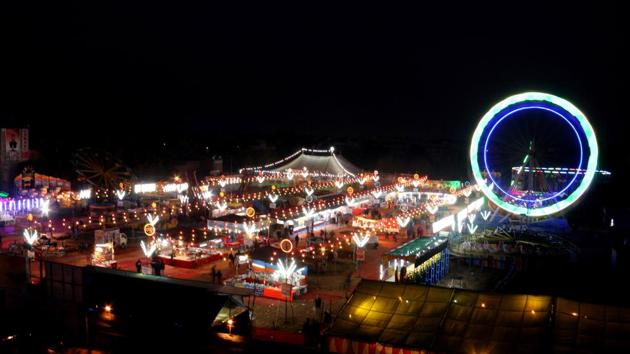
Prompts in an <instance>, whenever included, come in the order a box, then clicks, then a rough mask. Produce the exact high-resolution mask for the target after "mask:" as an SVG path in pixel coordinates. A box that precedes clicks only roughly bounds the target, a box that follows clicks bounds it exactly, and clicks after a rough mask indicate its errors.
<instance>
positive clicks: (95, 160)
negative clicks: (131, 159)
mask: <svg viewBox="0 0 630 354" xmlns="http://www.w3.org/2000/svg"><path fill="white" fill-rule="evenodd" d="M74 168H75V171H76V172H77V173H78V174H79V179H80V180H82V181H85V182H87V183H88V184H90V185H92V186H94V187H100V188H108V189H111V190H114V189H116V188H118V186H119V184H120V183H125V182H127V181H129V179H131V177H132V176H133V175H132V172H131V169H129V168H128V167H127V166H126V165H125V164H124V163H123V162H122V161H121V160H119V159H117V158H116V157H114V156H112V155H111V154H110V153H108V152H106V151H102V150H98V149H92V148H83V149H79V150H77V151H76V152H75V154H74Z"/></svg>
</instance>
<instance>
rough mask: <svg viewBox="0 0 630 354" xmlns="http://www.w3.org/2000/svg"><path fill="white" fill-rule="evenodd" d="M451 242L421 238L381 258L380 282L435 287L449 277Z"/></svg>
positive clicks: (442, 238)
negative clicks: (411, 283)
mask: <svg viewBox="0 0 630 354" xmlns="http://www.w3.org/2000/svg"><path fill="white" fill-rule="evenodd" d="M447 246H448V239H447V238H445V237H421V238H417V239H415V240H412V241H409V242H407V243H404V244H402V245H400V246H398V247H396V248H394V249H393V250H391V251H389V252H388V253H386V254H384V255H383V257H382V262H381V265H380V269H379V270H380V279H381V280H385V281H396V282H399V281H403V282H414V283H425V284H435V283H437V282H438V281H440V279H442V277H444V275H446V273H448V247H447Z"/></svg>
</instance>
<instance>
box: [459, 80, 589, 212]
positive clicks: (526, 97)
mask: <svg viewBox="0 0 630 354" xmlns="http://www.w3.org/2000/svg"><path fill="white" fill-rule="evenodd" d="M541 101H542V102H545V103H547V104H551V105H554V106H557V107H560V108H562V109H564V110H565V111H566V112H568V113H569V114H571V115H572V116H573V117H574V118H575V119H576V120H577V122H578V124H579V128H580V129H581V131H582V133H583V135H584V136H585V137H586V145H587V146H588V149H589V152H590V153H589V157H588V161H587V162H586V173H585V174H584V178H583V179H582V180H581V181H580V182H579V184H578V186H577V187H576V188H575V189H574V190H573V191H572V192H571V193H570V194H569V195H568V196H567V197H566V198H564V199H562V200H560V201H558V202H555V203H553V204H550V205H547V206H544V207H540V208H526V207H523V206H518V205H514V204H512V203H509V202H506V201H504V200H503V198H501V197H500V196H499V195H497V194H496V193H494V192H492V190H491V189H490V188H489V187H488V185H486V183H485V181H484V178H483V176H482V174H481V168H480V164H479V161H478V160H479V149H480V148H482V149H484V151H483V153H484V160H487V159H486V158H485V154H486V147H487V140H488V139H486V142H485V144H484V145H483V146H481V138H482V135H483V133H484V131H485V129H486V128H488V127H489V125H490V123H491V122H492V121H493V120H494V119H495V118H496V117H497V116H498V114H499V113H500V112H502V111H504V110H505V109H506V108H509V107H511V106H514V105H521V104H523V103H525V104H530V106H525V107H528V108H530V109H544V110H548V111H550V112H552V113H554V114H556V115H559V116H560V117H562V118H563V119H564V120H565V121H567V122H568V119H567V118H566V117H565V116H563V115H562V114H561V113H559V112H556V111H555V110H551V109H549V108H547V107H543V106H540V105H539V104H537V103H536V102H541ZM522 108H524V107H523V106H521V107H520V108H517V109H513V110H511V111H509V112H508V113H506V114H505V115H504V116H503V117H501V118H500V119H505V118H506V117H507V116H508V115H509V114H512V113H514V112H516V111H517V110H521V109H522ZM569 123H570V122H569ZM497 124H498V123H496V124H495V125H494V126H493V127H492V128H491V129H494V127H496V125H497ZM571 127H572V128H573V130H574V131H575V132H576V135H577V136H578V141H579V143H580V145H581V144H582V141H581V139H580V138H579V134H577V130H576V129H575V127H574V126H573V124H571ZM488 135H490V134H488ZM580 154H581V157H580V166H581V162H582V154H583V151H582V149H580ZM598 156H599V148H598V145H597V139H596V137H595V131H594V130H593V128H592V126H591V124H590V123H589V121H588V119H587V118H586V116H585V115H584V113H582V112H581V111H580V110H579V109H578V108H577V107H575V106H574V105H573V104H572V103H570V102H569V101H567V100H564V99H562V98H560V97H557V96H554V95H550V94H545V93H539V92H527V93H522V94H518V95H514V96H510V97H508V98H506V99H505V100H503V101H501V102H499V103H497V104H496V105H495V106H494V107H492V108H491V109H490V110H489V111H488V112H487V113H486V114H485V115H484V116H483V117H482V119H481V121H480V122H479V124H478V125H477V128H476V129H475V132H474V133H473V137H472V143H471V145H470V162H471V167H472V172H473V176H474V178H475V181H476V182H477V184H478V185H479V186H480V188H481V191H482V192H483V193H484V194H485V195H486V196H487V197H488V199H490V200H491V201H492V202H493V203H494V204H496V205H498V206H499V207H500V208H502V209H504V210H506V211H508V212H510V213H513V214H517V215H528V216H545V215H550V214H554V213H557V212H559V211H561V210H563V209H566V208H567V207H569V206H570V205H571V204H573V203H575V202H576V201H577V200H578V199H579V198H580V197H581V196H582V195H583V194H584V193H585V192H586V190H587V189H588V187H589V186H590V184H591V182H592V181H593V178H594V176H595V173H596V171H597V159H598ZM484 165H486V161H484ZM485 167H486V168H485V170H486V172H490V170H489V169H488V168H487V166H485ZM579 168H581V167H579ZM488 176H489V177H490V179H492V177H491V174H490V173H488ZM575 177H577V174H575V176H574V179H573V180H572V182H571V183H569V184H568V185H567V186H566V187H565V189H563V191H562V192H566V189H567V188H568V187H569V186H571V185H572V184H573V183H574V181H575ZM494 184H496V183H494ZM497 187H499V186H497ZM505 194H507V193H505Z"/></svg>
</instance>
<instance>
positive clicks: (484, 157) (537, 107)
mask: <svg viewBox="0 0 630 354" xmlns="http://www.w3.org/2000/svg"><path fill="white" fill-rule="evenodd" d="M525 109H542V110H546V111H549V112H551V113H554V114H556V115H557V116H559V117H561V118H562V119H564V121H565V122H567V124H569V126H570V127H571V128H572V129H573V132H574V133H575V136H576V137H577V141H578V143H579V145H580V163H579V164H578V167H577V168H578V169H581V168H582V162H583V161H584V151H583V149H584V148H583V145H582V139H581V138H580V134H579V133H578V131H577V129H575V126H574V125H573V124H572V123H571V122H570V121H569V119H567V117H565V116H564V115H563V114H562V113H560V112H557V111H555V110H553V109H550V108H548V107H543V106H539V105H533V106H527V107H519V108H516V109H513V110H510V111H508V112H507V113H505V114H504V115H503V116H502V117H501V118H499V120H498V121H497V122H496V123H495V124H494V125H493V126H492V128H491V129H490V132H488V134H487V135H486V140H485V143H484V147H483V163H484V167H485V168H486V172H487V173H488V177H489V178H490V180H491V181H492V183H494V186H495V187H497V188H498V189H499V190H500V191H501V192H503V194H504V195H505V196H507V197H510V198H512V199H514V200H519V201H523V202H526V203H527V202H531V200H527V199H523V198H519V197H517V196H513V195H511V194H510V193H508V192H506V191H504V190H503V188H501V186H500V185H499V184H498V183H497V182H496V181H495V180H494V178H492V173H490V171H491V170H490V168H489V167H488V158H487V153H488V142H489V141H490V137H491V135H492V133H493V132H494V129H495V128H496V127H497V126H498V125H499V124H500V123H501V122H502V121H503V120H504V119H506V118H508V117H510V116H511V115H512V114H514V113H516V112H520V111H522V110H525ZM577 177H578V174H577V173H576V174H575V175H574V176H573V178H572V179H571V182H569V184H567V185H566V187H564V188H563V189H562V190H561V191H559V192H557V193H556V194H554V195H553V196H551V197H547V198H544V199H538V200H537V201H538V202H544V201H546V200H550V199H554V198H556V197H558V196H559V195H561V194H563V193H564V192H566V190H567V189H569V187H571V185H573V184H574V183H575V180H576V179H577Z"/></svg>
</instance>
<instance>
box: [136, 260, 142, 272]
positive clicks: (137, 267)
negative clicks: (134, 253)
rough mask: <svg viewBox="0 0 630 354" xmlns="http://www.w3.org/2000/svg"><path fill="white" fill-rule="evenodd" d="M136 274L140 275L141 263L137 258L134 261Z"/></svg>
mask: <svg viewBox="0 0 630 354" xmlns="http://www.w3.org/2000/svg"><path fill="white" fill-rule="evenodd" d="M136 273H142V261H140V259H139V258H138V260H137V261H136Z"/></svg>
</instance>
